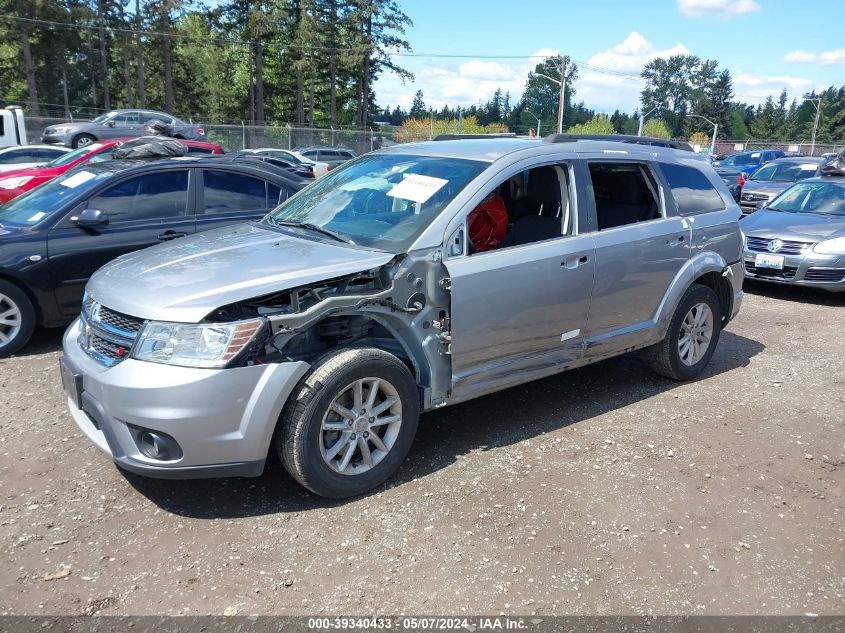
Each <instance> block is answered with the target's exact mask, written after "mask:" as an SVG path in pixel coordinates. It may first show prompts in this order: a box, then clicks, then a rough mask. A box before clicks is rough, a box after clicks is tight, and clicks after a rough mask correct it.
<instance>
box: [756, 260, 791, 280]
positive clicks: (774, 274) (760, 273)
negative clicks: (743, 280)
mask: <svg viewBox="0 0 845 633" xmlns="http://www.w3.org/2000/svg"><path fill="white" fill-rule="evenodd" d="M797 271H798V267H797V266H784V267H783V270H778V269H777V268H757V267H756V266H755V265H754V264H752V263H750V262H745V272H746V273H748V274H749V275H754V276H755V277H766V278H768V279H784V280H789V279H794V278H795V273H796V272H797Z"/></svg>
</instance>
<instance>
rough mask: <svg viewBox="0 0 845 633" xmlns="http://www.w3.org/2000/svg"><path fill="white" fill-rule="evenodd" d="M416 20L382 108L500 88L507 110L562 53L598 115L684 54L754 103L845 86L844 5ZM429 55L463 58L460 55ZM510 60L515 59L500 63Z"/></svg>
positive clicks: (531, 6) (383, 85)
mask: <svg viewBox="0 0 845 633" xmlns="http://www.w3.org/2000/svg"><path fill="white" fill-rule="evenodd" d="M402 6H403V9H404V11H405V13H407V14H408V15H409V16H410V17H411V19H413V21H414V26H413V27H411V28H410V29H409V30H408V33H407V38H408V40H409V41H410V43H411V46H412V49H413V50H412V53H413V54H415V55H423V56H407V57H397V58H396V61H397V62H399V64H400V65H402V66H404V67H405V68H407V69H409V70H410V71H412V72H413V73H414V75H415V80H414V81H413V82H407V83H406V84H405V85H403V84H402V82H401V81H400V80H399V79H398V78H397V77H396V76H394V75H392V74H388V73H385V74H384V75H383V76H382V77H380V78H379V79H378V81H377V82H376V85H375V91H376V96H377V98H378V102H379V104H380V105H382V106H385V105H390V106H391V107H393V106H395V105H396V104H397V103H398V104H399V105H401V106H403V107H404V108H406V109H407V108H408V107H409V106H410V104H411V101H412V99H413V96H414V93H415V92H416V91H417V90H418V89H419V90H422V91H423V94H424V98H425V102H426V104H427V105H433V106H435V107H441V106H442V105H443V104H444V103H448V104H449V105H450V106H453V107H454V106H457V105H462V106H467V105H471V104H473V103H477V102H478V101H479V100H481V101H486V100H487V99H488V98H489V97H490V95H491V94H492V93H493V90H495V88H496V87H497V86H500V87H501V88H502V89H503V91H507V90H509V91H510V94H511V102H512V103H515V102H516V101H517V100H518V97H519V96H520V94H521V93H522V87H523V85H524V83H525V77H526V75H527V73H528V71H529V70H530V69H532V68H533V67H534V65H535V64H536V63H538V62H539V61H540V59H538V58H531V57H530V56H542V55H546V54H551V53H556V52H562V53H565V54H567V55H569V56H570V57H571V58H572V59H573V60H575V61H576V62H577V63H578V65H579V67H580V68H581V72H580V74H581V78H580V79H579V81H578V82H577V83H576V86H575V88H576V91H577V93H576V100H584V101H585V102H586V104H587V106H588V107H591V108H594V109H597V110H599V111H602V112H612V111H613V110H615V109H616V108H619V109H621V110H627V111H629V112H631V111H633V110H634V108H636V107H637V102H638V97H639V92H640V90H641V88H642V82H641V80H640V79H639V78H638V76H637V75H638V74H639V71H640V70H641V69H642V67H643V65H644V64H645V63H647V62H648V61H649V60H650V59H653V58H654V57H655V56H667V55H670V54H674V53H679V52H680V53H689V54H693V55H698V56H699V57H702V58H708V59H716V60H718V61H719V63H720V66H721V67H722V68H725V67H726V68H729V69H730V71H731V73H732V75H733V79H734V92H735V94H736V99H737V100H741V101H746V102H749V103H758V102H760V101H762V100H763V99H765V97H766V96H767V95H769V94H774V95H775V96H777V95H778V94H779V93H780V91H781V90H782V89H783V88H786V89H787V91H788V92H789V95H790V99H791V98H792V97H793V96H796V97H799V98H800V95H801V94H803V93H804V92H806V91H808V90H811V89H813V88H820V87H827V86H829V85H837V86H841V85H845V31H843V24H845V0H812V2H795V1H794V0H592V1H584V0H581V1H577V2H573V1H571V0H557V1H550V0H534V1H533V2H521V1H519V0H507V1H506V0H463V1H461V0H450V1H447V0H405V2H403V3H402ZM426 55H463V56H465V57H462V58H449V57H433V56H432V57H429V56H426ZM507 56H517V57H518V58H510V59H509V58H507Z"/></svg>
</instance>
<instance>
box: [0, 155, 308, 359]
mask: <svg viewBox="0 0 845 633" xmlns="http://www.w3.org/2000/svg"><path fill="white" fill-rule="evenodd" d="M309 182H310V181H309V180H307V179H305V178H300V177H298V176H295V175H293V174H290V173H289V172H287V171H284V170H281V169H278V168H275V167H273V166H271V165H267V164H264V163H260V162H258V161H255V162H251V163H241V162H236V161H231V162H220V161H217V160H215V159H214V158H176V159H169V160H156V161H144V162H141V161H119V160H110V161H107V162H103V163H99V164H97V165H86V166H84V167H82V168H80V169H75V170H72V171H70V172H68V173H66V174H64V175H62V176H60V177H58V178H55V179H54V180H52V181H50V182H48V183H46V184H44V185H42V186H40V187H38V188H36V189H33V190H32V191H30V192H28V193H26V194H24V195H22V196H20V197H18V198H15V199H14V200H12V201H11V202H9V203H8V204H6V205H5V206H3V207H0V358H2V357H5V356H8V355H10V354H13V353H14V352H16V351H17V350H19V349H20V348H21V347H22V346H23V345H24V344H25V343H26V341H27V340H28V339H29V337H30V335H31V334H32V331H33V328H34V326H35V325H43V326H47V327H58V326H62V325H64V324H65V323H68V322H69V321H71V320H72V319H73V317H75V316H77V315H78V313H79V309H80V305H81V302H82V295H83V291H84V288H85V284H86V282H87V281H88V278H89V277H90V276H91V275H92V274H93V273H94V271H95V270H97V269H98V268H99V267H100V266H102V265H103V264H105V263H106V262H109V261H111V260H112V259H115V258H116V257H119V256H120V255H123V254H124V253H129V252H131V251H135V250H138V249H141V248H145V247H147V246H152V245H153V244H158V243H161V242H166V241H168V240H172V239H175V238H178V237H182V236H184V235H189V234H191V233H196V232H198V231H204V230H207V229H212V228H215V227H220V226H224V225H226V224H232V223H235V222H241V221H246V220H251V219H258V218H261V217H263V216H264V215H265V214H266V213H267V212H268V211H269V210H270V209H273V208H275V207H276V206H277V205H278V204H279V203H280V202H283V201H284V200H286V199H287V198H288V196H290V195H293V194H294V193H296V192H297V191H299V190H300V189H302V188H303V187H304V186H305V185H307V184H308V183H309Z"/></svg>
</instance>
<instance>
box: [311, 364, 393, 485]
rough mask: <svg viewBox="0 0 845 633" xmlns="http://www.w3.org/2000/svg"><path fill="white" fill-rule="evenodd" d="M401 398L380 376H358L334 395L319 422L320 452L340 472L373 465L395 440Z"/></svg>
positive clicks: (357, 472)
mask: <svg viewBox="0 0 845 633" xmlns="http://www.w3.org/2000/svg"><path fill="white" fill-rule="evenodd" d="M401 426H402V399H401V398H400V397H399V392H398V391H397V390H396V387H394V386H393V385H392V384H391V383H390V382H389V381H387V380H385V379H384V378H361V379H360V380H356V381H355V382H353V383H351V384H349V385H347V386H346V387H344V388H343V389H341V391H340V392H339V393H338V394H337V395H336V396H335V398H334V399H333V400H332V402H331V404H330V405H329V407H328V411H326V414H325V415H324V416H323V420H322V423H321V425H320V453H321V455H322V456H323V460H324V461H325V462H326V464H328V466H329V467H330V468H331V469H332V470H333V471H335V472H336V473H339V474H341V475H360V474H361V473H364V472H367V471H368V470H370V469H372V468H373V467H375V466H377V465H378V464H379V462H381V461H382V460H383V459H384V458H385V457H386V456H387V454H388V453H389V452H390V449H391V448H393V445H394V444H395V443H396V438H397V437H398V436H399V429H400V427H401Z"/></svg>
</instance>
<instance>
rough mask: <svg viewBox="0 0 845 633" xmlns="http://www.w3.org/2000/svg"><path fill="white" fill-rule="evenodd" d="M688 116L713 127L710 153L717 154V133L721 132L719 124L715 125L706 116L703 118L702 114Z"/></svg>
mask: <svg viewBox="0 0 845 633" xmlns="http://www.w3.org/2000/svg"><path fill="white" fill-rule="evenodd" d="M687 116H691V117H695V118H696V119H704V120H705V121H707V122H708V123H709V124H710V125H712V126H713V138H712V139H711V141H710V153H711V154H715V153H716V132H718V131H719V124H718V123H714V122H713V121H711V120H710V119H708V118H707V117H706V116H701V115H700V114H688V115H687Z"/></svg>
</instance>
